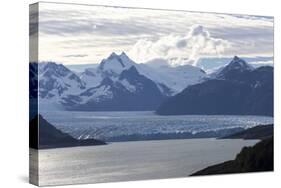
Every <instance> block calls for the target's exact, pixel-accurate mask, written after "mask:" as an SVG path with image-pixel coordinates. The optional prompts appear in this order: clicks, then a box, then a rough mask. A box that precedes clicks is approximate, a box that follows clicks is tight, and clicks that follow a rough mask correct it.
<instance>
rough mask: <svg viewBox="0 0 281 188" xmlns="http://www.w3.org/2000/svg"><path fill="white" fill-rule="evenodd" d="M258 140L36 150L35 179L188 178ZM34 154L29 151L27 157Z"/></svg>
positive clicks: (52, 182)
mask: <svg viewBox="0 0 281 188" xmlns="http://www.w3.org/2000/svg"><path fill="white" fill-rule="evenodd" d="M256 142H257V140H239V139H226V140H216V139H183V140H161V141H138V142H119V143H118V142H117V143H111V144H109V145H105V146H89V147H73V148H60V149H47V150H40V151H39V164H40V165H39V182H40V185H57V184H76V183H100V182H115V181H130V180H142V179H155V178H174V177H186V176H188V175H190V174H191V173H193V172H195V171H198V170H200V169H202V168H205V167H207V166H210V165H213V164H217V163H220V162H223V161H226V160H231V159H234V158H235V156H236V154H237V153H238V152H239V151H240V150H241V148H242V147H243V146H251V145H254V144H255V143H256ZM33 154H34V150H31V158H32V157H34V155H33ZM32 171H35V169H34V167H33V168H32V169H31V173H32Z"/></svg>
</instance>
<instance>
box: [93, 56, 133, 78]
mask: <svg viewBox="0 0 281 188" xmlns="http://www.w3.org/2000/svg"><path fill="white" fill-rule="evenodd" d="M134 64H135V62H133V61H132V60H131V59H130V58H129V57H128V56H127V55H126V54H125V52H122V53H121V54H120V55H117V54H116V53H115V52H113V53H111V54H110V56H109V57H108V58H106V59H103V60H102V61H101V63H100V65H99V66H98V70H100V71H103V72H104V73H107V74H109V75H112V76H114V75H116V76H117V75H119V74H120V73H121V72H122V71H124V70H126V69H129V68H130V67H131V66H133V65H134Z"/></svg>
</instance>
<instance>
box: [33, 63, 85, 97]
mask: <svg viewBox="0 0 281 188" xmlns="http://www.w3.org/2000/svg"><path fill="white" fill-rule="evenodd" d="M37 65H38V79H39V97H40V99H42V100H43V99H46V100H59V99H60V97H62V96H65V95H68V94H78V93H80V92H81V90H83V89H85V88H86V85H85V83H84V82H83V81H82V80H81V79H80V78H79V77H78V76H77V75H76V74H74V73H73V72H72V71H70V70H69V69H68V68H66V67H65V66H63V65H61V64H56V63H54V62H47V63H38V64H37Z"/></svg>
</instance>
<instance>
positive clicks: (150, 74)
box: [36, 52, 206, 109]
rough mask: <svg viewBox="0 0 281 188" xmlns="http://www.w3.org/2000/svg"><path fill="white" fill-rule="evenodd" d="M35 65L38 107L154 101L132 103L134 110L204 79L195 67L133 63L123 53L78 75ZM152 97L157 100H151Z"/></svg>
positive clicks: (162, 62) (54, 66)
mask: <svg viewBox="0 0 281 188" xmlns="http://www.w3.org/2000/svg"><path fill="white" fill-rule="evenodd" d="M156 61H157V62H156ZM36 65H38V79H39V97H40V103H41V104H45V103H46V104H47V105H48V103H54V104H62V105H63V106H79V105H85V106H84V107H85V108H92V107H91V106H92V105H93V103H101V102H104V101H111V102H112V101H114V99H113V98H115V97H116V98H118V97H119V99H120V100H121V101H123V102H124V103H126V102H127V101H126V99H124V98H123V97H121V96H122V95H124V96H127V98H130V100H131V101H134V100H139V101H142V100H146V99H147V98H153V100H154V101H155V102H153V101H150V102H152V103H151V105H150V104H148V103H145V102H143V104H144V105H143V104H139V103H136V104H137V105H139V107H138V109H147V108H146V107H148V108H149V109H151V108H155V107H156V106H157V105H158V103H159V102H160V101H161V100H162V99H163V98H165V97H168V96H172V95H175V94H176V93H178V92H180V91H181V90H183V89H184V88H186V87H187V86H189V85H192V84H196V83H198V82H200V81H201V80H202V79H203V78H205V77H206V73H205V72H204V71H203V70H202V69H200V68H198V67H194V66H191V65H184V66H178V67H171V66H169V65H168V63H167V62H166V61H165V60H161V59H158V60H154V62H148V63H147V64H137V63H135V62H134V61H133V60H131V59H130V58H129V57H128V56H127V55H126V54H125V53H124V52H122V53H121V54H120V55H117V54H116V53H114V52H113V53H112V54H110V55H109V56H108V58H105V59H103V60H102V61H101V63H100V64H99V65H98V66H95V67H92V68H86V69H85V70H84V71H83V72H80V73H79V74H78V73H74V72H72V71H71V70H69V69H68V68H67V67H65V66H64V65H62V64H56V63H54V62H46V63H39V64H36ZM155 96H157V97H156V98H154V97H155ZM158 98H159V99H158ZM109 103H110V102H109ZM109 103H108V104H107V105H109ZM131 103H132V104H134V102H131ZM110 104H111V103H110ZM117 104H119V102H116V101H114V105H116V109H117V106H118V105H117ZM112 105H113V104H112ZM119 105H120V104H119ZM145 105H146V106H145ZM80 107H81V106H79V108H80ZM44 108H45V107H44ZM81 108H82V107H81ZM100 108H102V107H100ZM127 108H132V107H131V106H129V105H128V104H127V106H126V105H124V107H123V109H127Z"/></svg>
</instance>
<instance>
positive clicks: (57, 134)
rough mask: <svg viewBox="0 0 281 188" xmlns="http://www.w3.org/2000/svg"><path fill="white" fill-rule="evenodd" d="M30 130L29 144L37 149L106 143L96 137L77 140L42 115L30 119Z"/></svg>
mask: <svg viewBox="0 0 281 188" xmlns="http://www.w3.org/2000/svg"><path fill="white" fill-rule="evenodd" d="M29 131H30V132H29V134H30V137H29V146H30V147H31V148H35V149H46V148H59V147H74V146H90V145H104V144H105V142H103V141H100V140H96V139H87V140H77V139H75V138H73V137H71V136H70V135H68V134H66V133H64V132H62V131H60V130H58V129H57V128H55V127H54V126H53V125H51V124H50V123H49V122H47V121H46V120H45V119H44V118H43V117H42V116H41V115H38V116H36V117H34V119H32V120H31V121H30V127H29Z"/></svg>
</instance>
